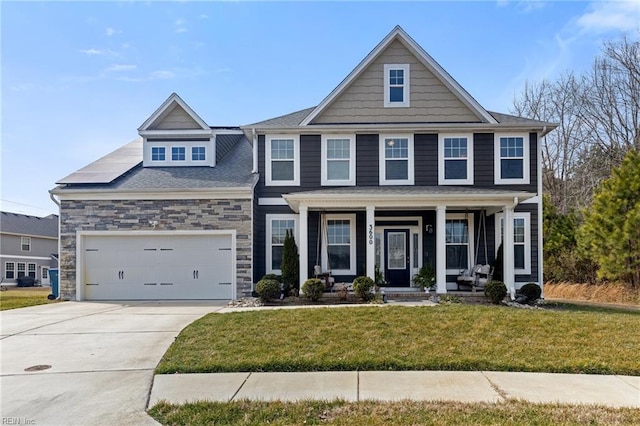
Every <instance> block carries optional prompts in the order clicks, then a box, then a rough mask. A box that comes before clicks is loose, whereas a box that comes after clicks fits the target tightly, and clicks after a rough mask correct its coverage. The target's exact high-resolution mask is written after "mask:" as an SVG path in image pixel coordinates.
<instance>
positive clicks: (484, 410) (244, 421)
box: [149, 400, 640, 426]
mask: <svg viewBox="0 0 640 426" xmlns="http://www.w3.org/2000/svg"><path fill="white" fill-rule="evenodd" d="M149 414H150V415H151V416H152V417H153V418H155V419H156V420H157V421H158V422H160V423H161V424H163V425H264V424H270V425H302V424H305V425H318V424H322V425H364V424H366V425H374V426H375V425H386V426H394V425H540V426H542V425H576V426H577V425H585V424H592V425H605V424H606V425H637V424H640V410H638V409H631V408H610V407H604V406H593V405H575V406H573V405H560V404H533V403H528V402H523V401H515V400H510V401H507V402H504V403H500V404H488V403H458V402H412V401H400V402H374V401H364V402H357V403H354V402H345V401H331V402H328V401H301V402H295V403H293V402H291V403H284V402H260V401H246V400H243V401H234V402H229V403H216V402H196V403H192V404H184V405H170V404H167V403H159V404H157V405H155V406H154V407H153V408H151V410H149Z"/></svg>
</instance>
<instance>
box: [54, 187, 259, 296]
mask: <svg viewBox="0 0 640 426" xmlns="http://www.w3.org/2000/svg"><path fill="white" fill-rule="evenodd" d="M150 220H157V221H158V222H159V224H158V226H157V227H156V229H159V230H163V231H169V230H181V231H201V230H230V229H235V230H236V266H237V271H236V295H237V297H242V296H249V295H251V291H252V285H253V282H252V277H251V266H252V260H251V243H252V235H251V200H249V199H229V200H113V201H97V200H82V201H68V200H65V201H61V208H60V247H61V250H60V276H59V282H60V297H61V298H62V299H63V300H75V298H76V261H77V259H76V231H121V230H132V231H135V230H141V231H149V230H150V229H151V228H150V226H149V221H150Z"/></svg>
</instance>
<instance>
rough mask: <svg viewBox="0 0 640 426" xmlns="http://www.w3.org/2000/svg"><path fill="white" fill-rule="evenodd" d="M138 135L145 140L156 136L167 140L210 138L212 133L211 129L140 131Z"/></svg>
mask: <svg viewBox="0 0 640 426" xmlns="http://www.w3.org/2000/svg"><path fill="white" fill-rule="evenodd" d="M138 133H139V134H140V136H143V137H145V138H149V137H154V136H157V137H163V138H167V139H171V138H177V137H193V136H206V137H211V136H212V135H213V131H212V130H211V129H208V130H205V129H202V130H200V129H177V130H141V131H140V132H138Z"/></svg>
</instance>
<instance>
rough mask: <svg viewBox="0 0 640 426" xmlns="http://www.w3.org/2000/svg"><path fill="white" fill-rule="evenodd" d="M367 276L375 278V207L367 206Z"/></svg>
mask: <svg viewBox="0 0 640 426" xmlns="http://www.w3.org/2000/svg"><path fill="white" fill-rule="evenodd" d="M366 237H367V276H368V277H369V278H371V279H372V280H373V281H375V280H376V208H375V207H374V206H367V231H366Z"/></svg>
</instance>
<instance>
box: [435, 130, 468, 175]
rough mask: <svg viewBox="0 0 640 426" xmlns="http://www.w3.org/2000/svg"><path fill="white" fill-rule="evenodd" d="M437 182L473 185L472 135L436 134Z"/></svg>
mask: <svg viewBox="0 0 640 426" xmlns="http://www.w3.org/2000/svg"><path fill="white" fill-rule="evenodd" d="M438 142H439V147H438V184H440V185H473V135H446V134H440V135H439V136H438Z"/></svg>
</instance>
